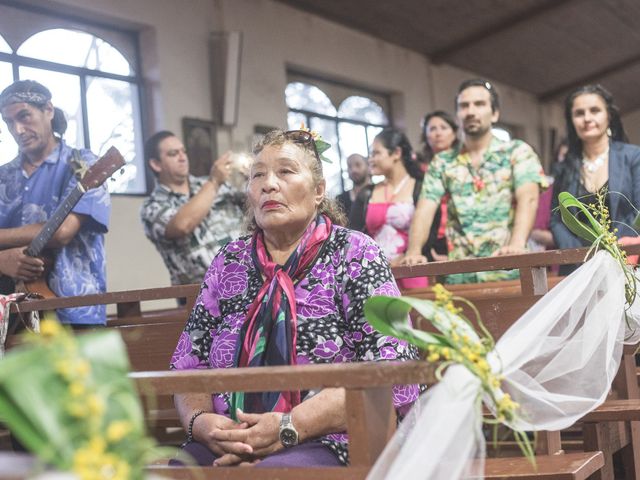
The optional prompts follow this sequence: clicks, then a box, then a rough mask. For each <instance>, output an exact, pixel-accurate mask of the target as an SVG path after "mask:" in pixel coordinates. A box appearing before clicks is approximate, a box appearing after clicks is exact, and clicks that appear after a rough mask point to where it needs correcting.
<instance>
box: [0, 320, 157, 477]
mask: <svg viewBox="0 0 640 480" xmlns="http://www.w3.org/2000/svg"><path fill="white" fill-rule="evenodd" d="M128 370H129V364H128V360H127V354H126V350H125V347H124V344H123V342H122V339H121V337H120V335H119V334H118V333H117V332H107V331H102V332H97V333H88V334H85V335H79V336H77V337H76V336H74V335H73V334H72V333H70V332H69V331H67V330H66V329H65V328H64V327H62V326H61V325H60V324H59V323H58V322H56V321H52V320H45V321H43V322H42V323H41V325H40V334H39V335H38V334H35V333H28V334H26V336H25V342H24V345H22V346H20V347H17V348H15V349H14V350H12V351H11V352H10V353H9V354H8V355H7V356H6V357H5V358H4V359H2V360H1V361H0V421H2V422H4V423H5V424H7V426H8V427H9V429H10V430H11V432H12V434H13V435H14V436H15V437H16V438H17V439H18V440H19V441H20V442H21V443H22V444H23V445H24V446H25V447H26V448H27V449H28V450H30V451H31V452H33V453H34V454H35V455H36V456H37V457H38V458H39V459H40V460H41V461H42V462H43V463H44V465H46V466H50V467H53V468H56V469H58V470H61V471H69V472H72V473H74V474H75V475H76V477H77V478H79V479H81V480H90V479H100V480H102V479H104V480H107V479H114V480H115V479H123V480H124V479H139V478H142V476H143V467H144V465H145V464H147V463H148V462H149V461H151V460H152V459H153V458H155V457H157V455H158V453H159V450H158V449H157V448H156V447H155V442H154V441H153V440H151V439H150V438H148V437H147V435H146V431H145V426H144V416H143V411H142V408H141V405H140V402H139V398H138V395H137V393H136V391H135V389H134V386H133V384H132V382H131V381H130V380H129V379H128V378H127V372H128Z"/></svg>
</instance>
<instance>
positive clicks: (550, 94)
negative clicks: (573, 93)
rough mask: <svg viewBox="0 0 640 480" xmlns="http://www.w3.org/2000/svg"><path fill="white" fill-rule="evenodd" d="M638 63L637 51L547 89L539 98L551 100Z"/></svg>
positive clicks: (639, 56)
mask: <svg viewBox="0 0 640 480" xmlns="http://www.w3.org/2000/svg"><path fill="white" fill-rule="evenodd" d="M637 63H640V53H636V54H635V55H633V56H631V57H628V58H625V59H624V60H621V61H619V62H616V63H613V64H611V65H607V66H606V67H603V68H601V69H600V70H597V71H595V72H592V73H590V74H588V75H585V76H583V77H580V78H578V79H576V80H572V81H571V82H568V83H565V84H564V85H560V86H559V87H556V88H554V89H553V90H547V91H546V92H543V93H541V94H540V95H538V99H539V100H540V101H542V102H545V101H547V100H551V99H553V98H555V97H557V96H559V95H561V94H563V93H565V92H568V91H569V90H573V89H574V88H578V87H581V86H582V85H588V84H590V83H596V82H599V81H601V80H602V78H604V77H607V76H609V75H613V74H615V73H618V72H621V71H623V70H626V69H627V68H629V67H632V66H634V65H635V64H637Z"/></svg>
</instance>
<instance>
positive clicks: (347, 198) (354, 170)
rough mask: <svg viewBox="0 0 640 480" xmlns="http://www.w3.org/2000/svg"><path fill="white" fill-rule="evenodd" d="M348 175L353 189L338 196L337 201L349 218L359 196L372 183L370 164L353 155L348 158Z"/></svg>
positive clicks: (355, 154)
mask: <svg viewBox="0 0 640 480" xmlns="http://www.w3.org/2000/svg"><path fill="white" fill-rule="evenodd" d="M347 173H348V174H349V178H350V179H351V181H352V182H353V188H352V189H351V190H347V191H346V192H343V193H341V194H340V195H338V196H337V197H336V200H337V201H338V202H340V205H341V206H342V208H343V210H344V213H346V214H347V217H349V214H350V213H351V206H352V205H353V202H354V201H355V199H356V197H357V196H358V193H360V191H361V190H362V189H363V188H364V187H366V186H367V185H369V184H370V183H371V174H370V173H369V162H368V161H367V159H366V158H365V157H363V156H362V155H360V154H359V153H354V154H351V155H349V156H348V157H347Z"/></svg>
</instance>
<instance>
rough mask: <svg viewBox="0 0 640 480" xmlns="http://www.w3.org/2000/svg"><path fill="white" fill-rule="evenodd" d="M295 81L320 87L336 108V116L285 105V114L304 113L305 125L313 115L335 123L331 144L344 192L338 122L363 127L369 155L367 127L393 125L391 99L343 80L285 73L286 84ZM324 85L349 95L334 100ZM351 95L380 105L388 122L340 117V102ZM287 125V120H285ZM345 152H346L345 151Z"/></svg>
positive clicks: (370, 141)
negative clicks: (335, 155)
mask: <svg viewBox="0 0 640 480" xmlns="http://www.w3.org/2000/svg"><path fill="white" fill-rule="evenodd" d="M295 82H300V83H305V84H307V85H311V86H314V87H316V88H318V89H320V90H321V91H322V92H323V93H324V94H325V95H326V96H327V98H329V100H330V101H331V103H332V104H333V105H334V107H335V109H336V116H335V117H334V116H331V115H327V114H324V113H318V112H314V111H312V110H307V109H301V108H291V107H289V105H287V114H288V113H289V112H291V113H297V114H300V115H304V116H305V124H306V125H307V126H309V125H311V117H315V118H319V119H322V120H327V121H330V122H333V123H334V125H335V134H336V138H337V139H338V142H337V145H332V148H335V149H336V151H337V153H338V158H339V161H340V169H341V170H342V175H340V188H341V190H342V191H343V192H344V191H345V178H344V174H345V173H346V172H345V170H344V169H343V160H345V158H343V152H342V149H341V147H340V124H341V123H350V124H352V125H357V126H360V127H363V128H364V133H365V138H366V142H367V156H369V155H370V147H371V143H372V142H373V139H372V138H369V131H368V128H367V127H376V128H388V127H392V126H393V115H392V112H391V101H390V98H389V95H388V94H385V93H381V92H375V91H373V90H369V89H367V88H365V87H360V86H354V85H349V84H347V83H343V82H339V81H335V80H327V79H322V78H314V77H311V76H308V75H303V74H300V73H295V72H293V73H291V72H289V74H288V75H287V85H286V86H288V85H289V84H290V83H295ZM324 85H329V86H333V87H337V88H338V89H339V90H342V91H344V92H347V91H348V92H349V95H344V96H343V95H341V97H343V98H341V99H340V101H338V102H337V101H336V98H334V97H332V95H331V93H332V92H331V91H329V92H328V91H327V88H326V87H325V88H323V86H324ZM286 86H285V91H286ZM352 96H360V97H365V98H368V99H369V100H371V101H372V102H375V103H376V104H378V105H380V107H381V108H382V111H383V112H384V114H385V115H386V116H387V119H388V123H387V124H376V123H370V122H365V121H363V120H356V119H351V118H348V117H341V116H340V114H339V112H340V105H341V104H342V102H344V101H345V100H346V99H347V98H350V97H352ZM285 104H286V93H285ZM287 125H288V122H287ZM345 154H346V152H345Z"/></svg>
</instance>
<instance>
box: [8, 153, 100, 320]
mask: <svg viewBox="0 0 640 480" xmlns="http://www.w3.org/2000/svg"><path fill="white" fill-rule="evenodd" d="M72 152H73V149H72V148H71V147H69V146H67V145H66V144H65V143H64V141H60V143H59V145H58V146H57V147H56V148H55V149H54V151H53V152H51V154H50V155H49V156H48V157H47V158H46V159H45V161H44V162H43V163H42V164H41V165H40V166H39V167H38V168H37V169H36V171H35V172H33V174H32V175H31V176H30V177H27V175H26V173H25V172H24V171H23V169H22V162H21V156H20V155H18V157H16V158H15V159H13V160H12V161H11V162H9V163H7V164H5V165H3V166H1V167H0V228H15V227H21V226H23V225H29V224H32V223H41V222H45V221H47V219H48V218H49V217H50V216H51V215H52V214H53V212H54V211H55V209H56V207H57V206H58V205H59V204H60V203H62V201H64V199H65V198H66V197H67V195H68V194H69V193H70V192H71V191H72V190H73V189H74V188H75V187H76V185H77V181H76V179H75V176H74V175H73V171H72V169H71V167H70V166H69V160H70V158H71V155H72ZM80 155H81V156H82V159H83V160H84V161H85V162H86V163H87V164H88V165H92V164H93V163H95V162H96V156H95V155H94V154H93V153H91V152H90V151H89V150H80ZM72 212H73V213H76V214H80V215H86V216H87V217H88V218H87V219H86V220H85V221H84V222H83V224H82V226H81V227H80V230H79V232H78V233H77V234H76V235H75V237H74V238H73V239H72V240H71V241H70V242H69V243H68V244H67V245H66V246H65V247H63V248H61V249H59V250H57V251H56V252H55V260H54V264H53V268H52V270H51V272H50V273H49V278H48V281H47V283H48V285H49V288H51V290H52V291H53V292H54V293H55V294H56V295H58V296H60V297H69V296H75V295H88V294H92V293H103V292H104V291H105V290H106V268H105V267H106V262H105V255H104V234H105V233H106V232H107V229H108V226H109V214H110V212H111V200H110V198H109V192H108V191H107V188H106V186H105V185H103V186H102V187H99V188H96V189H93V190H89V191H88V192H87V193H86V194H85V195H84V196H83V197H82V198H81V199H80V201H79V202H78V204H77V205H76V206H75V207H74V208H73V210H72ZM57 313H58V317H59V318H60V321H61V322H62V323H73V324H105V322H106V314H105V307H104V305H94V306H90V307H81V308H73V309H70V308H68V309H61V310H58V311H57Z"/></svg>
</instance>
